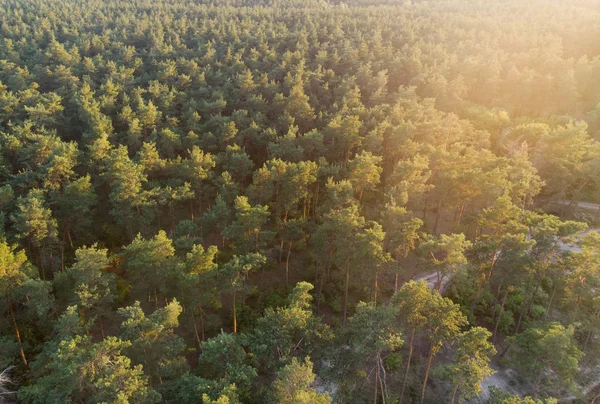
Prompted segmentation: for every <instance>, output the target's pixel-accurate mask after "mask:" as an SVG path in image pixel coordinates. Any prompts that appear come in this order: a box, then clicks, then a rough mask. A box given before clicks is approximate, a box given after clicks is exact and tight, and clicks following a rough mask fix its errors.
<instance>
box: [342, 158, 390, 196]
mask: <svg viewBox="0 0 600 404" xmlns="http://www.w3.org/2000/svg"><path fill="white" fill-rule="evenodd" d="M381 162H382V158H381V157H380V156H374V155H373V154H371V153H369V152H365V151H361V152H360V153H359V154H357V155H356V156H354V158H353V159H352V160H350V161H349V162H348V171H349V176H348V179H349V180H350V183H351V184H352V186H353V187H354V190H355V191H356V192H357V193H358V200H359V201H362V197H363V192H364V191H373V190H375V187H377V185H378V184H379V176H380V175H381V172H382V170H383V169H382V168H381Z"/></svg>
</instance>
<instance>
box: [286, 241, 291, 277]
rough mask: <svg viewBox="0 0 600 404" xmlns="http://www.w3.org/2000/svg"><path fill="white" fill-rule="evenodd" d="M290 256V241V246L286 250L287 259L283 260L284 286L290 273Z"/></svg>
mask: <svg viewBox="0 0 600 404" xmlns="http://www.w3.org/2000/svg"><path fill="white" fill-rule="evenodd" d="M290 255H292V242H291V241H290V246H289V248H288V252H287V257H286V259H285V284H286V285H287V284H288V281H289V273H290Z"/></svg>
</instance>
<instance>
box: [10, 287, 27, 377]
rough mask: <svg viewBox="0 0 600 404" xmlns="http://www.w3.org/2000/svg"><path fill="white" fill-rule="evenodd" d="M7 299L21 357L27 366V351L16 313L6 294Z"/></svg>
mask: <svg viewBox="0 0 600 404" xmlns="http://www.w3.org/2000/svg"><path fill="white" fill-rule="evenodd" d="M6 301H7V303H8V312H9V313H10V320H11V322H12V325H13V328H14V329H15V336H16V337H17V342H18V343H19V353H20V355H21V359H22V360H23V363H24V364H25V366H27V358H26V357H25V351H24V350H23V342H22V341H21V333H20V332H19V327H18V326H17V320H16V319H15V313H14V311H13V307H12V300H11V299H10V296H9V295H8V294H7V295H6Z"/></svg>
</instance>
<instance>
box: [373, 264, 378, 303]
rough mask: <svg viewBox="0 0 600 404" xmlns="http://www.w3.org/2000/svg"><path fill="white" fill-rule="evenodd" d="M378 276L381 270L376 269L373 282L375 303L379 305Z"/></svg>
mask: <svg viewBox="0 0 600 404" xmlns="http://www.w3.org/2000/svg"><path fill="white" fill-rule="evenodd" d="M377 278H379V271H378V270H375V281H374V283H373V305H374V306H375V307H377V288H378V285H377Z"/></svg>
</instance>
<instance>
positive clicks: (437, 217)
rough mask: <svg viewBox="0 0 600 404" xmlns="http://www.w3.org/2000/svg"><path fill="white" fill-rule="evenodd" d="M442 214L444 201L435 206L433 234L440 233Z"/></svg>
mask: <svg viewBox="0 0 600 404" xmlns="http://www.w3.org/2000/svg"><path fill="white" fill-rule="evenodd" d="M440 216H442V203H441V202H439V203H438V204H437V206H436V207H435V223H434V224H433V230H432V233H433V234H438V225H439V224H440Z"/></svg>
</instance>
